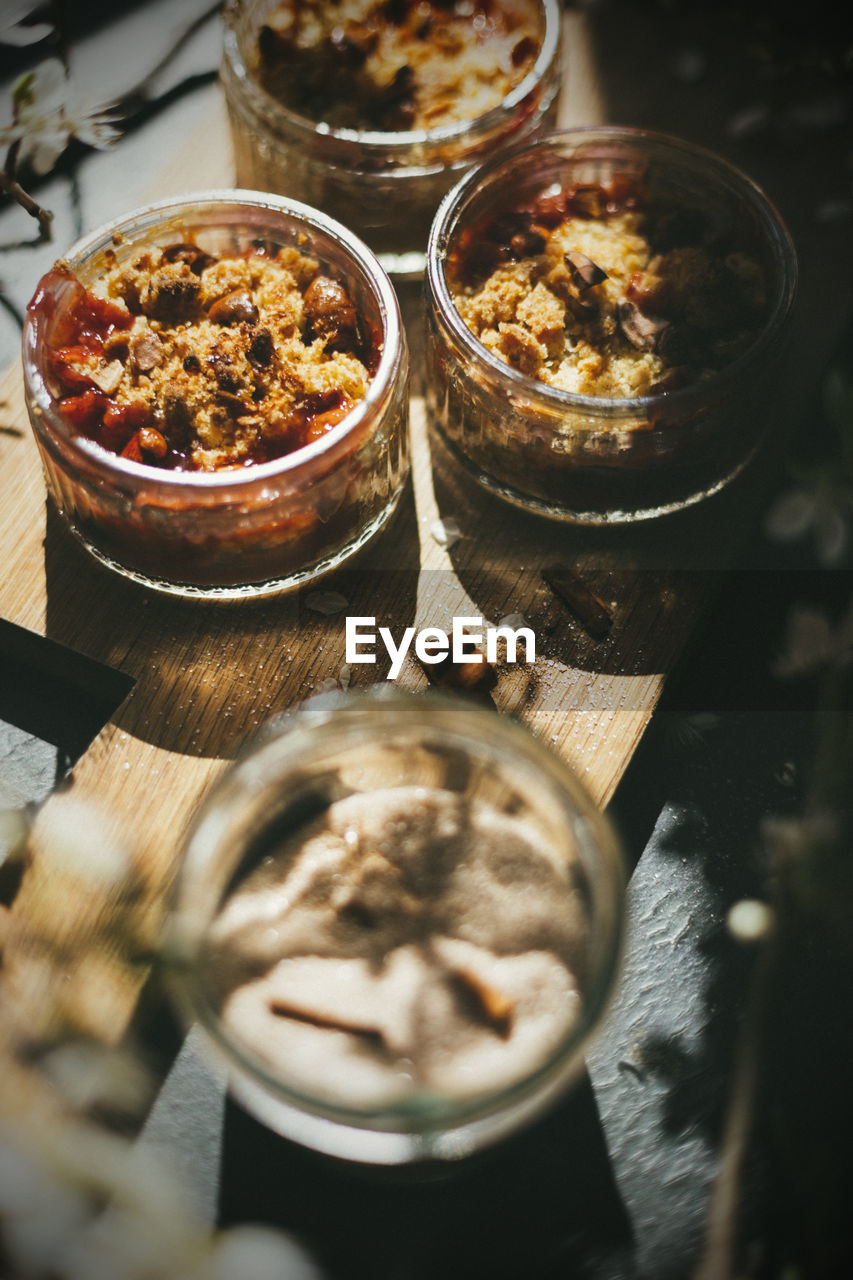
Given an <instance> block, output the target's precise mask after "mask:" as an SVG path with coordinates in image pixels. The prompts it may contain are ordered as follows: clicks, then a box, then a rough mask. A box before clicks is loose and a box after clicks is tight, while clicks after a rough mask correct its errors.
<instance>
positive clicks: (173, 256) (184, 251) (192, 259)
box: [163, 244, 216, 276]
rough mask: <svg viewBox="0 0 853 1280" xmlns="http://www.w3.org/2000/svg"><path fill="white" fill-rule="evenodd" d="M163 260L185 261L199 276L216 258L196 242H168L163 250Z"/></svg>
mask: <svg viewBox="0 0 853 1280" xmlns="http://www.w3.org/2000/svg"><path fill="white" fill-rule="evenodd" d="M163 261H164V262H185V263H186V264H187V266H188V267H189V269H190V271H192V272H193V274H194V275H197V276H200V275H201V273H202V271H204V269H205V267H209V266H211V264H212V263H214V262H215V261H216V259H215V258H214V257H213V255H212V254H210V253H205V251H204V249H200V248H199V247H198V245H197V244H170V245H169V246H168V247H167V248H165V249H164V250H163Z"/></svg>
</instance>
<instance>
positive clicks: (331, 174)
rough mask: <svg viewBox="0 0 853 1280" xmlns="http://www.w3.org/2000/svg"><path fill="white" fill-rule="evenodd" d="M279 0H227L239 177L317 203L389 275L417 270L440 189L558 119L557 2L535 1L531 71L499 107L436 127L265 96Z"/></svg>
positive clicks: (226, 67)
mask: <svg viewBox="0 0 853 1280" xmlns="http://www.w3.org/2000/svg"><path fill="white" fill-rule="evenodd" d="M278 3H280V0H229V2H228V3H227V4H226V6H225V12H224V22H225V37H224V48H223V60H222V68H221V76H222V83H223V86H224V90H225V99H226V103H227V105H228V112H229V117H230V121H231V129H232V136H233V142H234V158H235V165H236V174H237V182H238V183H239V184H240V185H241V186H246V187H254V188H257V189H259V190H266V191H277V192H280V193H281V194H282V195H288V196H291V197H293V198H295V199H298V200H304V201H305V202H306V203H307V204H311V205H313V206H315V207H316V208H318V209H323V210H325V211H326V212H327V213H329V214H331V215H332V216H333V217H335V218H337V219H339V220H340V221H341V222H343V223H344V224H345V225H346V226H349V227H351V228H352V230H353V231H355V232H356V233H357V234H358V235H359V236H361V237H362V239H363V240H364V241H365V242H366V243H367V244H368V245H370V247H371V248H372V249H373V250H374V252H375V253H376V254H377V255H378V257H379V260H380V262H381V263H382V265H383V266H384V267H385V269H386V270H387V271H388V272H389V273H390V274H391V275H393V276H396V277H400V278H407V277H409V278H416V277H418V276H420V275H421V274H422V273H423V269H424V262H425V256H426V244H427V238H428V236H429V228H430V223H431V221H432V218H433V216H434V214H435V211H436V209H437V208H438V205H439V203H440V201H441V199H442V197H443V196H444V194H445V193H446V192H447V191H449V190H450V188H451V187H452V186H453V185H454V183H455V182H456V181H457V180H458V179H459V178H460V177H461V175H462V174H463V173H464V172H466V170H468V169H469V168H470V167H471V166H472V165H474V164H477V163H479V162H481V161H482V160H483V159H485V157H486V156H487V155H489V154H490V153H491V152H492V151H493V150H494V149H495V148H496V147H498V146H500V145H502V144H504V143H509V142H511V141H513V140H514V139H521V138H527V137H530V136H531V135H532V134H534V133H535V132H536V131H538V130H539V129H540V128H543V127H550V126H551V125H553V124H554V123H555V121H556V110H557V95H558V92H559V88H560V83H561V7H560V4H559V2H558V0H541V8H542V31H543V35H542V43H541V48H540V50H539V54H538V56H537V58H536V61H535V64H534V66H533V68H532V70H531V71H530V72H529V73H528V74H527V75H526V76H525V78H524V79H523V80H522V81H521V82H520V83H519V84H518V85H516V87H515V88H514V89H513V90H512V91H511V92H510V94H509V95H508V96H507V97H506V98H505V99H504V101H503V102H502V103H500V105H498V106H496V107H494V108H492V109H491V110H489V111H487V112H486V113H485V114H483V115H481V116H479V117H477V118H475V119H473V120H466V121H462V122H460V123H456V124H453V125H448V126H445V127H442V128H435V129H409V130H401V131H399V132H381V131H372V130H371V131H368V130H363V131H362V130H355V129H349V128H332V127H330V126H329V125H327V124H325V123H323V122H318V121H316V120H312V119H309V118H307V117H305V116H301V115H298V114H296V113H295V112H294V111H292V110H290V109H289V108H287V107H285V106H284V105H283V104H282V103H281V102H279V101H278V100H277V99H275V98H274V97H272V96H271V95H270V94H269V93H268V92H267V91H266V90H265V89H264V88H263V87H262V86H261V84H260V83H259V80H258V76H257V74H256V72H255V71H254V70H253V64H254V60H255V53H256V50H257V46H258V37H259V32H260V30H261V28H262V27H263V25H264V23H265V21H266V19H267V17H268V16H269V14H270V12H271V11H272V10H274V9H275V8H276V7H277V5H278Z"/></svg>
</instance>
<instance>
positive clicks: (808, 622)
mask: <svg viewBox="0 0 853 1280" xmlns="http://www.w3.org/2000/svg"><path fill="white" fill-rule="evenodd" d="M851 660H853V600H851V603H850V606H849V607H848V610H847V613H846V615H845V616H844V617H843V618H842V620H841V622H840V623H839V624H838V625H837V626H833V625H832V623H831V622H830V620H829V618H828V617H827V616H826V614H824V613H821V612H820V610H819V609H813V608H811V607H810V606H808V605H796V606H795V607H794V608H793V609H792V611H791V613H790V615H789V617H788V625H787V628H786V633H785V642H784V646H783V648H782V652H781V653H780V654H779V657H778V658H777V659H776V662H775V663H774V665H773V671H774V674H775V675H777V676H781V677H783V678H785V677H788V676H799V675H807V674H809V673H810V672H814V671H819V670H821V669H822V668H824V667H830V666H832V667H841V666H846V665H847V663H848V662H850V661H851Z"/></svg>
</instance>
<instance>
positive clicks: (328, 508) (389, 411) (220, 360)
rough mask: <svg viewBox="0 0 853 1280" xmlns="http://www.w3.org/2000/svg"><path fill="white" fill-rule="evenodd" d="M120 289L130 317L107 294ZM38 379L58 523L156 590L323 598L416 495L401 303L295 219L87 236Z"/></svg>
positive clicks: (126, 225)
mask: <svg viewBox="0 0 853 1280" xmlns="http://www.w3.org/2000/svg"><path fill="white" fill-rule="evenodd" d="M108 279H109V280H112V281H113V282H115V281H116V279H118V283H117V284H116V283H113V285H112V286H111V287H113V288H114V289H119V290H120V291H121V296H119V297H118V298H110V297H109V295H107V296H106V297H101V298H98V297H97V296H96V295H97V294H99V293H100V294H103V293H104V289H105V283H104V282H105V281H106V280H108ZM312 289H313V292H309V290H312ZM92 290H94V291H95V292H94V293H93V292H92ZM211 299H213V301H211ZM312 303H313V308H312V305H311V304H312ZM332 304H334V306H333V305H332ZM335 306H337V307H338V313H339V314H338V320H337V321H336V322H335V323H336V324H337V330H336V329H335V324H333V323H332V320H333V319H334V315H333V313H334V307H335ZM342 317H343V318H342ZM342 334H343V335H344V336H343V337H342V336H341V335H342ZM356 351H357V353H358V354H357V355H356V354H354V352H356ZM23 361H24V379H25V394H26V401H27V407H28V410H29V416H30V421H31V423H32V427H33V431H34V433H35V437H36V441H37V443H38V447H39V450H40V453H41V459H42V464H43V467H44V473H45V478H46V481H47V488H48V492H49V494H50V496H51V497H52V499H53V501H54V503H55V504H56V507H57V509H58V511H59V512H60V515H61V516H62V518H63V520H64V521H65V522H66V524H67V525H68V527H69V528H70V529H71V530H72V532H73V533H74V534H75V535H76V536H77V537H78V538H79V539H80V540H81V541H82V542H83V543H84V544H85V546H86V547H87V548H88V549H89V551H90V552H92V554H93V555H94V556H96V557H97V559H99V560H100V561H101V562H102V563H104V564H106V565H107V566H109V567H110V568H112V569H115V570H117V571H118V572H119V573H122V574H124V575H125V576H127V577H130V578H133V579H135V580H136V581H139V582H141V583H143V584H145V585H146V586H148V587H151V588H154V589H156V590H159V591H163V592H167V593H171V594H177V595H185V596H202V597H207V598H210V599H225V600H227V599H242V598H250V597H253V596H260V595H267V594H272V593H277V592H280V591H286V590H290V589H292V588H295V587H298V586H300V585H301V584H302V583H305V582H309V581H312V580H314V579H316V578H318V577H319V576H321V575H322V574H324V573H326V572H328V571H330V570H332V569H334V568H336V567H337V566H338V565H339V564H341V563H342V562H343V561H345V560H346V559H348V558H349V557H350V556H351V555H353V554H354V553H355V552H357V551H358V550H359V549H360V548H361V547H362V546H363V545H364V544H365V543H367V542H368V541H369V540H370V539H371V538H372V537H373V536H374V535H375V534H377V533H378V532H379V531H380V530H381V529H382V528H383V527H384V525H385V524H386V523H387V521H388V519H389V518H390V516H391V514H392V512H393V511H394V508H395V506H396V504H397V501H398V498H399V496H400V493H401V490H402V488H403V485H404V483H405V479H406V475H407V470H408V454H407V429H408V350H407V346H406V340H405V335H404V331H403V327H402V322H401V318H400V312H399V307H398V304H397V300H396V296H395V294H394V290H393V288H392V286H391V284H390V281H389V280H388V277H387V276H386V274H385V272H384V271H383V270H382V268H381V267H380V266H379V264H378V262H377V261H376V259H375V257H374V256H373V254H371V253H370V251H369V250H368V249H367V248H366V247H365V246H364V245H363V244H362V243H361V242H360V241H359V240H358V239H357V238H356V237H355V236H353V235H352V233H351V232H349V231H347V230H346V229H345V228H343V227H341V226H339V225H338V224H336V223H335V222H334V221H333V220H332V219H330V218H328V217H327V216H326V215H324V214H321V213H318V212H316V211H315V210H312V209H309V208H307V207H306V206H303V205H301V204H298V203H297V202H295V201H289V200H285V199H282V198H279V197H276V196H267V195H264V194H261V193H258V192H249V191H211V192H199V193H197V194H192V195H187V196H184V197H181V198H179V199H169V200H163V201H160V202H159V203H157V204H154V205H151V206H149V207H147V208H145V209H143V210H139V211H136V212H133V213H129V214H128V215H127V216H125V217H123V218H120V219H118V220H116V221H115V222H111V223H110V224H108V225H106V226H104V227H102V228H100V229H99V230H97V231H95V232H93V233H92V234H91V235H89V236H87V237H86V238H85V239H84V240H81V241H80V242H78V243H77V244H76V245H75V246H74V247H73V248H72V249H71V250H70V251H69V253H68V255H67V256H66V258H65V259H63V260H62V261H61V262H60V263H58V264H57V266H56V267H55V268H54V269H53V270H52V271H51V272H48V273H47V275H46V276H45V277H44V278H43V280H42V281H41V283H40V285H39V288H38V290H37V292H36V295H35V297H34V299H33V302H32V303H31V305H30V307H29V310H28V315H27V321H26V325H25V328H24V339H23ZM288 362H289V363H288ZM300 362H301V363H300ZM294 370H295V371H296V372H294ZM297 373H299V374H300V376H301V378H302V381H301V382H300V383H299V387H300V390H299V392H298V394H297V395H296V399H295V400H294V398H293V395H291V396H290V400H289V401H287V403H286V405H285V402H284V393H285V392H286V391H287V390H288V387H289V386H290V385H291V384H292V382H293V379H294V378H295V377H296V374H297ZM184 384H185V385H184ZM311 388H313V390H311ZM137 418H138V421H137ZM158 426H159V428H160V429H159V430H158V429H157V428H158ZM134 427H139V428H140V429H139V430H136V431H134V430H133V428H134ZM146 433H147V434H146ZM199 433H201V435H203V436H204V440H202V439H201V435H199ZM125 436H128V437H129V438H128V439H125ZM140 443H141V446H142V447H141V448H140V447H139V446H140ZM182 450H183V452H182Z"/></svg>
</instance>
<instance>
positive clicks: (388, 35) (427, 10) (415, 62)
mask: <svg viewBox="0 0 853 1280" xmlns="http://www.w3.org/2000/svg"><path fill="white" fill-rule="evenodd" d="M542 28H543V19H542V12H541V7H540V5H539V4H538V3H537V0H456V2H455V3H454V2H453V0H450V3H446V2H445V3H442V0H336V2H335V3H331V4H330V3H328V0H286V2H285V3H283V4H281V5H279V6H278V7H277V8H276V9H274V10H273V12H272V13H271V14H270V16H269V17H268V18H267V20H266V23H265V25H264V26H263V27H262V28H261V30H260V33H259V36H258V46H257V58H256V65H255V67H254V68H253V69H254V70H255V72H256V74H257V75H258V78H259V80H260V82H261V84H262V85H263V87H264V88H265V89H266V91H267V92H268V93H269V94H270V95H271V96H272V97H274V98H277V99H278V100H279V101H281V102H283V103H284V104H285V105H286V106H289V107H290V108H292V109H293V110H294V111H297V112H298V113H299V114H300V115H307V116H309V117H310V118H311V119H314V120H322V121H325V122H326V123H327V124H330V125H332V126H333V127H336V128H351V129H378V130H383V131H398V130H406V129H435V128H439V127H441V126H444V125H452V124H456V123H458V122H460V121H463V120H472V119H475V118H476V117H477V116H481V115H483V114H485V112H487V111H489V110H491V109H492V108H493V107H496V106H497V105H498V104H499V103H500V102H502V101H503V99H504V98H505V97H506V96H507V94H508V93H509V92H510V91H511V90H512V89H513V88H514V87H515V86H516V85H517V84H519V83H520V82H521V81H522V80H523V79H524V77H525V76H526V75H527V73H528V72H529V71H530V70H531V69H532V67H533V64H534V63H535V61H536V58H537V56H538V53H539V49H540V47H541V43H542V35H543V30H542Z"/></svg>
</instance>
